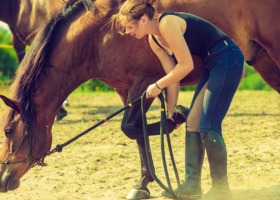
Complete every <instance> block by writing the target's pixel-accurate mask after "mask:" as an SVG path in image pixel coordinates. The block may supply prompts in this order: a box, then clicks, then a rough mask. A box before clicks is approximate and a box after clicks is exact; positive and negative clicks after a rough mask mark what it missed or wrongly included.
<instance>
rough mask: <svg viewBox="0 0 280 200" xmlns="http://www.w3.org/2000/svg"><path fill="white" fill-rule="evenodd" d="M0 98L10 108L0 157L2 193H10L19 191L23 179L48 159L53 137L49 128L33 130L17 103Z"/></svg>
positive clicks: (4, 125) (3, 128) (3, 127)
mask: <svg viewBox="0 0 280 200" xmlns="http://www.w3.org/2000/svg"><path fill="white" fill-rule="evenodd" d="M0 98H1V99H2V100H3V101H4V103H5V104H6V105H7V106H8V107H9V108H10V110H9V113H8V114H7V116H6V118H5V119H4V122H3V126H2V127H1V128H2V130H1V132H2V131H3V132H4V134H5V140H4V142H3V146H2V154H1V156H0V164H1V166H0V192H7V191H8V190H15V189H17V188H18V187H19V185H20V178H21V177H22V176H23V175H24V174H25V173H26V172H27V171H28V170H29V169H30V168H32V167H33V166H34V165H35V164H36V163H38V162H39V161H41V158H43V157H44V156H45V155H46V152H48V151H49V149H50V146H51V134H50V129H48V126H45V127H44V128H43V129H42V128H41V129H39V127H38V126H37V127H35V126H32V124H34V122H32V121H25V120H24V119H25V118H24V117H23V113H24V112H23V110H22V106H21V104H20V103H19V102H18V101H15V100H12V99H9V98H7V97H5V96H3V95H0ZM35 129H36V133H35V132H34V131H33V130H35ZM35 141H36V142H35Z"/></svg>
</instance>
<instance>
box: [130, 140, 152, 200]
mask: <svg viewBox="0 0 280 200" xmlns="http://www.w3.org/2000/svg"><path fill="white" fill-rule="evenodd" d="M136 142H137V147H138V151H139V157H140V163H141V177H140V180H139V181H138V182H137V183H136V184H135V185H134V186H133V188H132V190H131V191H130V192H129V193H128V195H127V196H126V198H127V199H131V200H137V199H148V198H150V191H149V189H148V185H149V183H150V182H153V181H154V179H153V177H152V175H151V173H150V170H149V166H148V160H147V154H146V149H145V143H144V138H143V137H141V138H138V139H136Z"/></svg>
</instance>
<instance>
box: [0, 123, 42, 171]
mask: <svg viewBox="0 0 280 200" xmlns="http://www.w3.org/2000/svg"><path fill="white" fill-rule="evenodd" d="M25 140H27V148H28V150H27V154H26V158H25V159H22V160H18V161H12V159H13V158H14V157H15V155H16V154H17V153H18V152H19V150H20V148H21V147H22V146H23V144H24V142H25ZM33 147H34V134H33V131H32V129H31V127H30V126H28V125H26V126H25V130H24V135H23V137H22V140H21V142H20V144H19V145H18V147H17V148H16V150H15V151H14V152H13V153H12V154H11V155H10V156H9V157H8V158H7V159H6V160H4V161H0V164H2V165H10V164H18V163H22V162H27V165H29V163H30V161H31V160H34V161H35V162H34V164H33V165H32V167H34V166H36V165H39V166H45V165H46V164H45V163H44V158H45V157H46V155H43V156H42V157H40V158H35V157H33V156H32V150H33Z"/></svg>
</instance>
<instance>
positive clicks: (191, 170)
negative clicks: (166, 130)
mask: <svg viewBox="0 0 280 200" xmlns="http://www.w3.org/2000/svg"><path fill="white" fill-rule="evenodd" d="M203 160H204V144H203V142H202V140H201V137H200V134H199V133H191V132H187V134H186V149H185V182H184V183H183V184H181V185H180V190H181V195H180V198H179V199H181V200H191V199H199V198H200V197H201V195H202V191H201V169H202V164H203ZM174 192H175V193H176V194H178V192H179V191H178V188H177V189H175V190H174ZM163 196H165V197H169V198H172V196H171V194H169V193H167V192H164V193H163Z"/></svg>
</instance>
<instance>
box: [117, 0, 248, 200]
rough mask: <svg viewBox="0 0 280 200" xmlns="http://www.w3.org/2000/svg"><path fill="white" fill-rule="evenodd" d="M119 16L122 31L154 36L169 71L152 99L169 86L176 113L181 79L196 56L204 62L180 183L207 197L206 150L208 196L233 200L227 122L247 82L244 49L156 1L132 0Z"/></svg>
mask: <svg viewBox="0 0 280 200" xmlns="http://www.w3.org/2000/svg"><path fill="white" fill-rule="evenodd" d="M113 20H114V21H115V23H116V24H115V25H116V27H117V29H118V30H119V31H120V32H121V33H126V34H130V35H132V36H134V37H135V38H137V39H140V38H143V37H144V36H146V35H148V41H149V44H150V46H151V49H152V50H153V52H154V53H155V55H156V56H157V57H158V59H159V61H160V63H161V64H162V67H163V69H164V70H165V72H166V75H165V76H164V77H162V78H161V79H159V80H158V81H157V82H155V83H154V84H152V85H150V86H149V87H148V88H147V93H146V97H147V98H154V97H156V96H158V95H159V94H160V92H161V90H162V89H164V88H167V90H168V94H169V95H168V99H167V103H168V111H171V112H172V110H173V109H174V106H175V105H176V103H177V99H178V92H179V90H178V88H179V81H180V80H181V79H183V78H184V77H185V76H187V75H188V74H189V73H190V72H191V71H192V70H193V69H194V67H195V66H194V64H193V60H192V56H191V54H193V55H196V56H199V57H200V58H201V59H202V60H203V63H204V70H203V73H202V76H201V78H200V80H199V83H198V85H197V89H196V91H195V94H194V97H193V100H192V103H191V107H190V112H189V115H188V119H187V126H186V127H187V128H186V129H187V130H186V155H185V160H186V162H185V182H184V183H183V184H182V185H181V186H180V187H181V191H182V194H181V197H182V198H183V199H196V198H200V197H201V194H202V191H201V168H202V163H203V159H204V148H205V149H206V152H207V155H208V161H209V165H210V174H211V178H212V188H211V190H210V191H209V192H208V193H207V194H206V195H205V196H207V197H208V198H211V197H212V196H213V197H214V199H228V198H230V191H229V185H228V178H227V151H226V146H225V143H224V140H223V137H222V128H221V124H222V121H223V119H224V117H225V115H226V113H227V111H228V109H229V106H230V104H231V101H232V98H233V96H234V94H235V92H236V89H237V87H238V84H239V82H240V80H241V76H242V70H243V65H244V57H243V55H242V53H241V51H240V49H239V48H238V47H237V46H236V44H235V43H234V42H233V41H232V40H231V39H230V38H229V37H228V36H227V35H226V34H225V33H223V32H222V31H221V30H220V29H218V28H217V27H215V26H214V25H213V24H211V23H210V22H208V21H206V20H204V19H202V18H200V17H198V16H195V15H192V14H189V13H182V12H181V13H179V12H165V13H158V12H157V8H156V0H127V1H126V2H124V3H123V4H122V5H121V6H120V9H119V13H118V14H116V15H115V16H114V17H113ZM124 31H125V32H124ZM170 94H172V95H170ZM171 116H172V115H171Z"/></svg>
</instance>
